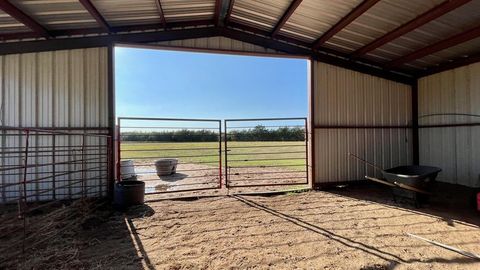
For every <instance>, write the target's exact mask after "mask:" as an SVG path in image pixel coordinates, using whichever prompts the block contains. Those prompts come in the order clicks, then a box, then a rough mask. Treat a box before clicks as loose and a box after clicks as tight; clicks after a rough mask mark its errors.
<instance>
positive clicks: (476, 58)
mask: <svg viewBox="0 0 480 270" xmlns="http://www.w3.org/2000/svg"><path fill="white" fill-rule="evenodd" d="M478 62H480V53H476V54H472V55H469V56H468V57H462V58H460V59H457V60H455V61H451V62H447V63H444V64H440V65H438V66H435V67H431V68H429V69H427V70H425V71H424V72H420V73H418V74H417V75H418V77H419V78H420V77H425V76H429V75H432V74H435V73H439V72H443V71H447V70H451V69H454V68H459V67H463V66H466V65H470V64H474V63H478Z"/></svg>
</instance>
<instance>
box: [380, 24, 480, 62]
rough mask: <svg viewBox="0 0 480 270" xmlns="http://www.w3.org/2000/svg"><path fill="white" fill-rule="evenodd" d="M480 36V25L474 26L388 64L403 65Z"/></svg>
mask: <svg viewBox="0 0 480 270" xmlns="http://www.w3.org/2000/svg"><path fill="white" fill-rule="evenodd" d="M477 37H480V25H479V26H477V27H474V28H472V29H470V30H467V31H465V32H462V33H460V34H457V35H454V36H452V37H449V38H447V39H444V40H441V41H439V42H437V43H434V44H432V45H429V46H427V47H424V48H422V49H419V50H417V51H414V52H412V53H409V54H407V55H404V56H402V57H400V58H397V59H395V60H393V61H391V62H389V63H388V64H387V67H398V66H400V65H403V64H405V63H409V62H412V61H415V60H417V59H420V58H422V57H425V56H427V55H430V54H433V53H436V52H438V51H441V50H445V49H448V48H450V47H453V46H455V45H459V44H461V43H463V42H467V41H469V40H472V39H474V38H477Z"/></svg>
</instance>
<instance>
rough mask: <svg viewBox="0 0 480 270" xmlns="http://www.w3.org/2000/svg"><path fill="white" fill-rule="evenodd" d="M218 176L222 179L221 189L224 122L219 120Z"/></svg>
mask: <svg viewBox="0 0 480 270" xmlns="http://www.w3.org/2000/svg"><path fill="white" fill-rule="evenodd" d="M218 163H219V164H218V174H219V177H220V180H219V181H220V188H222V178H223V173H222V166H223V165H222V120H218Z"/></svg>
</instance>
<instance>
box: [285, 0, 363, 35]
mask: <svg viewBox="0 0 480 270" xmlns="http://www.w3.org/2000/svg"><path fill="white" fill-rule="evenodd" d="M359 3H361V0H338V1H331V0H304V1H302V3H301V4H300V6H299V7H298V8H297V9H296V10H295V12H294V13H293V14H292V16H291V17H290V19H289V20H288V21H287V23H286V24H285V26H284V27H283V28H282V30H281V31H280V34H282V35H285V36H289V37H293V38H298V39H300V40H304V41H309V42H313V41H314V40H316V39H317V38H318V37H320V36H321V35H322V34H323V33H325V32H326V31H327V30H328V29H330V28H331V27H332V26H333V25H334V24H335V23H336V22H338V21H339V20H340V19H341V18H343V17H344V16H345V15H347V14H348V13H349V12H350V11H351V10H352V9H353V8H355V7H356V6H357V5H358V4H359Z"/></svg>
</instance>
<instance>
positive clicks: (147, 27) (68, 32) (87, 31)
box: [0, 20, 214, 40]
mask: <svg viewBox="0 0 480 270" xmlns="http://www.w3.org/2000/svg"><path fill="white" fill-rule="evenodd" d="M207 25H214V22H213V20H197V21H187V22H171V23H169V24H168V26H169V27H188V26H207ZM158 29H163V26H162V25H161V24H141V25H127V26H117V27H111V28H110V30H111V32H110V33H119V32H130V31H151V30H158ZM105 33H106V32H105V29H103V28H82V29H63V30H51V31H49V34H50V35H51V37H52V38H55V37H68V36H74V35H91V34H105ZM38 37H40V35H38V34H37V33H34V32H20V33H7V34H0V40H15V39H26V38H38Z"/></svg>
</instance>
